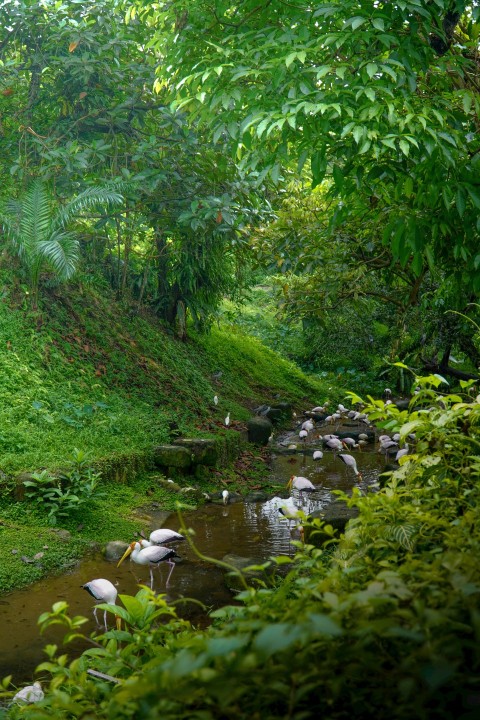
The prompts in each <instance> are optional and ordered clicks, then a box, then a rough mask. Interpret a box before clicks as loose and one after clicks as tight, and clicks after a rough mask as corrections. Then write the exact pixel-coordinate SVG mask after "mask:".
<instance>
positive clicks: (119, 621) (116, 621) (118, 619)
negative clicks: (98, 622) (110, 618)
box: [115, 615, 122, 630]
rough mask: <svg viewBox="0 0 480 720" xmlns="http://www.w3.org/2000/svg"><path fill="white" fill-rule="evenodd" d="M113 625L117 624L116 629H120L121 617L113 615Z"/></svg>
mask: <svg viewBox="0 0 480 720" xmlns="http://www.w3.org/2000/svg"><path fill="white" fill-rule="evenodd" d="M115 625H116V626H117V630H121V629H122V618H121V617H120V615H115Z"/></svg>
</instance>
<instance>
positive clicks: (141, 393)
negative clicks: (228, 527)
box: [0, 278, 335, 591]
mask: <svg viewBox="0 0 480 720" xmlns="http://www.w3.org/2000/svg"><path fill="white" fill-rule="evenodd" d="M4 280H5V278H4ZM218 371H221V373H222V375H221V377H220V379H218V380H215V379H214V378H213V377H212V376H213V375H214V374H215V373H217V372H218ZM326 392H327V388H325V386H324V384H322V383H321V382H318V381H315V380H313V379H309V378H307V377H306V376H304V375H303V374H302V373H301V372H300V371H299V370H298V369H297V368H296V367H295V366H294V365H292V364H290V363H288V362H286V361H284V360H282V359H281V358H280V356H278V355H277V354H276V353H274V352H273V351H271V350H268V349H266V348H265V347H263V346H262V345H261V343H260V342H259V341H257V340H254V339H252V338H248V337H247V336H245V335H243V334H241V333H239V332H235V331H234V330H232V329H229V330H228V331H226V330H222V329H218V328H216V329H214V330H213V331H212V332H211V333H210V334H209V335H207V336H204V337H195V338H193V339H192V340H190V341H189V342H187V343H180V342H178V341H176V340H175V339H174V338H173V337H172V336H171V335H169V334H168V333H166V332H165V331H164V329H162V327H161V326H160V325H159V324H158V322H156V321H155V319H154V318H151V317H148V316H146V315H145V316H143V317H132V316H130V315H128V313H127V312H126V311H125V309H123V308H122V307H121V306H120V305H118V304H117V303H115V302H114V300H113V299H112V297H109V296H108V294H107V293H106V292H104V291H102V292H99V291H98V290H95V288H93V287H89V288H82V287H80V286H77V287H72V286H70V287H68V288H62V289H56V290H55V291H50V293H49V294H48V295H44V297H43V304H42V310H41V312H40V313H37V314H32V313H30V312H28V310H26V309H25V308H24V307H22V303H21V299H20V298H16V296H15V293H6V292H5V291H4V293H3V301H1V302H0V471H1V472H2V475H0V553H2V555H3V556H4V562H3V564H2V567H1V568H0V591H2V590H7V589H9V588H11V587H14V586H18V585H22V584H26V583H28V582H30V581H32V580H33V579H35V578H37V577H39V576H41V575H42V574H43V573H44V572H45V571H48V570H50V569H53V568H55V567H56V566H58V563H59V558H60V557H61V556H62V555H63V554H64V553H65V545H64V543H63V542H62V540H61V538H59V537H58V535H57V534H56V533H55V532H52V530H51V528H49V527H48V525H47V523H46V519H45V517H44V516H39V515H38V512H37V513H36V512H35V511H34V510H33V509H32V507H31V506H29V504H28V503H12V500H11V496H10V495H9V494H8V490H9V489H10V488H11V481H10V480H9V476H11V475H12V474H13V473H16V472H19V471H31V470H36V469H39V468H45V467H46V468H54V467H58V466H62V465H64V464H65V461H66V459H67V458H68V457H69V455H70V453H71V451H72V449H73V448H75V447H77V448H80V449H81V450H84V451H88V452H89V453H90V456H91V458H92V459H95V460H101V459H105V458H111V457H115V456H118V457H120V458H123V457H125V456H127V457H125V462H127V458H128V456H129V455H135V454H137V453H141V452H144V451H145V450H148V449H149V448H151V446H152V445H154V444H156V443H162V442H168V440H169V438H170V424H171V423H172V422H173V423H176V424H177V425H178V427H179V429H180V431H181V432H182V433H183V434H185V435H202V436H208V435H211V434H212V433H219V432H220V433H221V432H225V430H224V428H223V418H224V416H225V414H226V412H227V410H229V411H230V412H231V417H232V420H233V421H234V422H233V426H234V427H235V425H236V424H239V423H240V422H241V421H242V420H246V419H247V418H248V417H249V416H250V414H251V408H252V407H254V406H255V405H257V404H259V403H261V402H271V401H272V400H274V399H275V397H276V396H279V397H281V398H282V399H286V400H290V401H292V403H293V404H294V405H295V406H297V407H298V408H302V407H303V403H302V400H303V399H307V398H308V401H309V402H315V403H316V402H321V401H323V400H324V399H326ZM214 394H218V395H219V397H220V403H219V406H218V407H217V408H215V406H214V405H213V402H212V399H213V395H214ZM332 399H335V398H332ZM230 432H231V431H230ZM151 486H152V483H151V481H150V480H149V478H148V477H137V478H133V477H132V478H131V482H130V483H129V486H125V485H123V486H122V485H115V487H110V488H109V491H108V494H109V502H107V501H106V500H103V499H100V500H98V501H97V502H95V503H93V504H92V506H91V507H89V508H88V511H86V510H82V511H81V512H80V513H78V514H77V515H75V517H73V518H72V519H71V520H70V521H65V522H64V523H62V525H63V527H65V528H67V529H68V530H69V531H70V532H71V533H72V541H71V543H70V544H69V546H68V547H69V550H68V554H69V558H70V559H71V558H75V557H78V556H79V555H81V554H82V552H84V550H85V547H86V546H87V545H88V543H89V542H90V541H91V540H92V539H95V540H96V541H100V542H102V541H106V540H109V539H114V538H119V537H126V538H128V537H129V536H130V535H131V534H132V533H133V532H134V530H135V528H136V527H137V526H138V521H136V520H135V518H134V517H132V516H131V513H130V511H131V509H132V508H135V507H138V506H139V505H141V504H142V502H143V503H144V502H146V500H147V499H149V500H156V501H157V502H160V503H161V504H162V505H163V506H164V507H167V508H171V507H173V504H174V500H173V498H172V496H171V495H169V494H168V493H167V492H166V491H165V490H162V489H161V488H160V489H159V488H158V485H157V486H156V489H155V491H154V493H153V494H152V487H151ZM113 495H114V499H115V502H114V503H113V504H112V502H111V498H112V496H113ZM113 505H115V512H114V511H113V510H112V507H113ZM79 524H81V525H83V528H82V529H81V530H78V526H79ZM45 544H46V545H48V546H49V551H48V553H46V556H45V557H44V558H43V559H42V565H43V568H37V567H36V566H33V565H29V564H23V563H21V562H20V561H19V559H18V558H19V557H20V556H21V555H22V554H25V555H27V556H30V557H31V556H32V555H34V554H35V553H36V552H39V551H41V550H42V548H43V546H44V545H45ZM11 549H18V551H19V552H18V554H15V555H12V554H11Z"/></svg>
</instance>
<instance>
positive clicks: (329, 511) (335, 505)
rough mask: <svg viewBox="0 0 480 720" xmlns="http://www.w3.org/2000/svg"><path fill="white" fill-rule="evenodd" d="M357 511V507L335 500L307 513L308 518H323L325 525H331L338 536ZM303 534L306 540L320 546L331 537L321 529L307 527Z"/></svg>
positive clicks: (337, 536) (356, 514)
mask: <svg viewBox="0 0 480 720" xmlns="http://www.w3.org/2000/svg"><path fill="white" fill-rule="evenodd" d="M358 512H359V511H358V508H356V507H348V505H347V504H346V503H344V502H342V501H341V500H337V501H335V502H332V503H330V504H329V505H327V506H326V507H325V508H323V509H322V510H315V511H314V512H313V513H311V515H309V518H310V519H315V518H320V519H321V520H324V521H325V524H326V525H331V526H332V527H333V529H334V530H335V537H336V538H339V537H340V535H341V534H342V533H343V532H345V528H346V526H347V523H348V521H349V520H351V519H352V518H355V517H357V516H358ZM305 535H306V537H305V539H306V541H307V542H309V543H311V544H312V545H315V546H316V547H321V546H322V545H323V543H324V542H326V541H327V540H331V539H332V538H331V535H328V534H327V533H322V532H321V531H320V532H318V531H313V532H312V531H311V530H309V529H307V531H306V533H305Z"/></svg>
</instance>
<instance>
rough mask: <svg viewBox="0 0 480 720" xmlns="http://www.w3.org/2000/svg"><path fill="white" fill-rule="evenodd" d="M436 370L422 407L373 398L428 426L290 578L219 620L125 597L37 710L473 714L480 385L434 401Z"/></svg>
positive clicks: (62, 612) (48, 713) (392, 418)
mask: <svg viewBox="0 0 480 720" xmlns="http://www.w3.org/2000/svg"><path fill="white" fill-rule="evenodd" d="M433 381H435V379H433ZM420 382H421V383H422V381H420ZM422 384H423V388H424V389H423V390H422V391H421V392H420V393H419V394H418V395H417V396H416V397H415V400H414V402H413V403H412V404H413V407H412V411H411V412H410V414H408V413H407V412H406V411H403V412H402V413H400V412H399V411H398V410H397V409H396V408H394V409H390V408H388V407H387V408H385V406H384V405H383V403H382V402H376V403H375V405H374V406H372V407H371V408H370V412H371V415H372V416H376V417H377V421H378V422H380V423H381V424H383V425H385V426H386V427H388V428H389V429H394V428H395V429H397V428H399V429H400V433H401V436H402V438H404V439H405V438H407V436H409V435H410V434H411V433H413V432H414V433H415V435H416V445H415V452H414V454H413V455H410V456H407V457H405V458H403V461H402V464H401V467H400V469H398V470H397V471H395V472H394V473H393V474H392V475H391V477H390V479H389V481H388V482H387V484H386V486H385V487H384V489H383V490H380V491H378V492H374V493H369V494H368V495H366V496H363V497H361V496H359V495H358V494H357V495H354V497H353V499H352V500H351V502H352V503H354V504H356V505H358V507H359V508H360V515H359V517H358V518H357V519H356V520H353V521H351V522H350V524H349V526H348V529H347V532H346V533H345V536H344V538H343V539H341V540H340V542H339V543H338V544H336V543H334V544H333V545H332V544H329V545H327V546H326V547H324V548H320V549H316V548H315V547H313V546H306V547H301V546H299V549H298V554H297V556H296V558H295V560H294V561H293V564H292V566H291V569H290V570H289V572H288V574H287V576H286V578H285V579H284V580H283V582H275V581H273V584H272V581H271V580H270V581H268V580H266V584H264V583H261V584H260V586H257V587H250V588H248V589H246V590H245V591H244V592H242V593H241V595H240V596H239V599H240V600H241V603H240V604H239V605H236V606H232V607H226V608H223V609H222V610H220V611H217V612H215V613H213V616H214V625H213V627H212V628H210V629H209V630H207V631H200V630H196V631H194V630H193V628H190V627H188V625H186V624H185V623H184V622H180V621H178V620H176V619H175V615H174V611H173V610H172V608H169V607H167V606H166V604H165V602H164V600H163V598H162V597H161V596H160V597H154V596H152V595H151V594H150V593H149V592H148V591H146V590H141V591H140V592H139V593H138V595H137V596H136V598H132V597H128V596H125V597H122V603H123V607H121V608H120V609H117V610H114V608H110V611H111V612H117V613H118V614H119V615H120V617H121V618H122V620H123V621H124V629H123V630H121V631H118V630H112V631H109V632H108V633H106V634H105V635H104V636H101V637H98V636H97V638H96V644H95V647H94V648H92V649H91V650H88V651H87V652H85V653H84V654H83V655H82V657H81V658H79V659H77V660H74V661H73V662H71V663H69V662H68V661H67V658H66V656H64V655H59V656H57V650H56V648H54V647H50V648H49V649H48V654H49V656H50V659H49V661H48V662H46V663H44V664H43V665H42V666H41V667H40V668H39V671H40V672H41V673H43V674H45V673H46V672H49V673H51V674H52V683H51V687H50V692H49V693H48V694H47V697H46V699H45V701H44V702H43V703H41V704H39V705H37V706H35V707H30V708H28V709H25V710H23V711H22V715H24V716H28V717H31V718H47V717H57V718H63V717H71V716H74V717H80V716H85V715H88V714H90V713H92V714H93V713H95V714H96V715H97V716H98V717H105V718H113V717H118V718H122V717H136V718H150V717H158V716H159V715H161V716H162V717H166V718H181V717H185V718H187V717H188V718H193V717H195V718H196V717H198V718H200V717H201V718H220V717H226V716H228V717H238V718H244V717H245V718H246V717H259V718H260V717H267V718H270V717H305V718H309V717H318V716H319V714H322V715H326V716H328V717H332V718H343V717H347V716H353V717H365V716H366V715H367V714H368V715H370V714H374V715H377V716H379V717H386V716H387V715H388V716H390V717H395V718H407V717H412V716H413V717H417V718H427V717H432V715H435V717H438V718H451V717H452V709H453V712H454V715H455V717H461V718H470V717H473V716H474V713H475V712H476V709H478V690H479V688H478V673H479V665H480V656H479V653H478V648H479V645H478V612H477V609H478V599H479V593H480V574H479V567H478V562H477V558H478V553H479V550H480V547H479V544H480V533H479V526H478V510H479V500H480V498H479V493H478V489H479V471H480V457H479V453H478V433H479V426H480V402H479V400H480V398H477V399H476V400H475V401H473V402H471V401H469V400H466V401H465V400H464V399H462V398H461V397H460V396H455V395H450V396H444V397H442V398H441V403H439V404H440V405H441V407H438V409H437V408H436V407H431V408H427V407H426V404H429V403H432V402H433V404H434V405H436V404H437V402H436V401H437V400H438V398H437V396H436V394H435V393H434V392H433V391H432V390H430V389H428V387H429V386H428V384H426V383H425V382H424V383H422ZM382 418H383V420H382ZM285 560H286V559H284V558H281V557H280V558H277V559H273V560H272V563H273V566H274V567H275V565H281V564H283V563H284V562H285ZM66 613H67V609H66V607H65V604H64V603H58V604H57V606H55V608H54V609H53V611H52V613H50V614H48V613H46V614H45V615H44V616H43V617H42V618H41V623H42V624H43V625H48V624H49V623H50V622H59V621H60V622H64V623H65V624H66V625H67V626H68V627H70V632H69V637H74V636H75V635H76V634H77V633H79V632H80V628H81V624H82V620H81V619H78V618H76V619H73V620H68V619H67V615H66ZM97 643H100V646H98V644H97ZM87 668H93V669H95V670H97V671H100V672H103V673H106V674H107V675H110V676H112V677H113V678H115V679H116V681H119V682H118V684H117V683H111V682H109V681H108V680H106V681H104V680H101V679H95V678H92V677H89V676H88V675H87V674H86V670H87ZM15 715H16V713H15V712H12V713H11V716H12V717H15Z"/></svg>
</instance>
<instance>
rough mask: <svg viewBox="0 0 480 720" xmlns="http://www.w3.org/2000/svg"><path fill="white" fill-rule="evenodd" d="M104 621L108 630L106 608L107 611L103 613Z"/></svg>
mask: <svg viewBox="0 0 480 720" xmlns="http://www.w3.org/2000/svg"><path fill="white" fill-rule="evenodd" d="M103 622H104V623H105V631H107V630H108V625H107V611H106V610H105V612H104V613H103Z"/></svg>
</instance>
